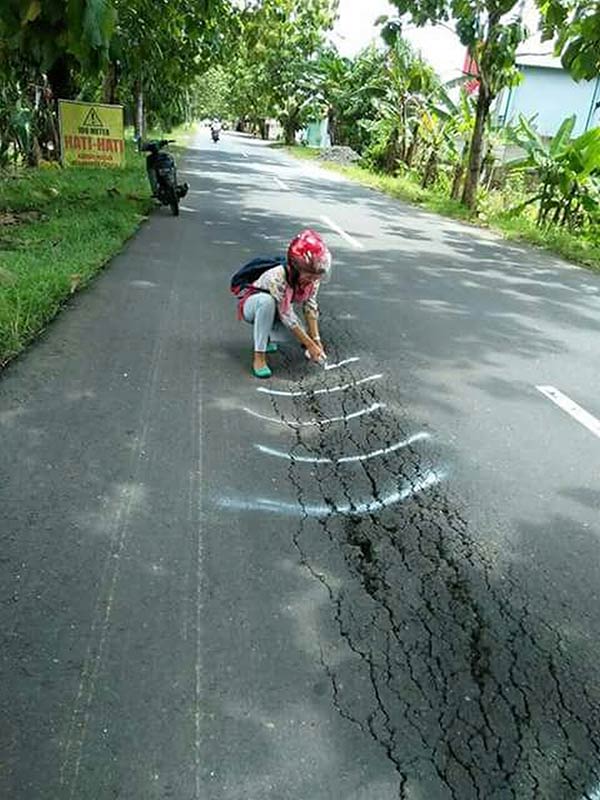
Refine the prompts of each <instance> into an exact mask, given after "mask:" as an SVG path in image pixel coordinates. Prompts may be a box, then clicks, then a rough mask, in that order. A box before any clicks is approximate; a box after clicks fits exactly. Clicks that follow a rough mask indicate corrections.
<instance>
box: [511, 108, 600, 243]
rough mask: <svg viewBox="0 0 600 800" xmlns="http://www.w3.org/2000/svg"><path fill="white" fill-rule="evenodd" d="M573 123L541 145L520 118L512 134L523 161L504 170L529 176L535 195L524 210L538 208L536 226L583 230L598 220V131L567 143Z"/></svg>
mask: <svg viewBox="0 0 600 800" xmlns="http://www.w3.org/2000/svg"><path fill="white" fill-rule="evenodd" d="M574 127H575V117H574V116H573V117H569V118H568V119H566V120H564V122H563V123H562V125H561V126H560V128H559V130H558V131H557V133H556V135H555V136H554V138H553V139H552V141H551V142H550V144H547V143H545V142H544V141H543V140H542V139H541V138H540V136H539V135H538V133H537V132H536V130H535V129H534V127H533V126H532V125H531V123H530V122H529V121H528V120H527V119H525V118H524V117H523V116H522V115H521V117H520V119H519V123H518V125H517V126H516V127H515V128H514V129H513V131H512V132H511V136H512V139H513V141H514V143H515V144H517V145H518V146H519V147H521V148H522V149H523V150H524V152H525V157H524V158H520V159H517V160H515V161H512V162H511V163H509V165H508V168H509V169H511V170H518V171H529V172H534V173H535V175H536V176H537V177H538V179H539V184H540V185H539V189H538V190H537V191H536V192H535V193H534V194H533V195H532V196H531V197H529V198H528V199H527V200H526V201H525V203H523V206H525V205H530V204H533V203H536V204H538V209H539V210H538V215H537V224H538V226H540V227H544V226H546V227H547V226H548V225H550V224H552V223H554V224H558V225H561V226H566V227H569V228H577V227H579V228H580V227H582V226H583V225H585V224H586V222H587V223H589V222H592V223H593V222H594V221H597V220H599V219H600V128H594V129H592V130H589V131H586V133H583V134H582V135H581V136H578V137H577V138H576V139H571V134H572V132H573V129H574Z"/></svg>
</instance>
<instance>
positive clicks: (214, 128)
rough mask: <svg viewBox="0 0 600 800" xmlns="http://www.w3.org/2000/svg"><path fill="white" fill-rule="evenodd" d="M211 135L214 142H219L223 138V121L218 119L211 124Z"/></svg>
mask: <svg viewBox="0 0 600 800" xmlns="http://www.w3.org/2000/svg"><path fill="white" fill-rule="evenodd" d="M210 133H211V136H212V138H213V142H218V141H219V137H220V136H221V121H220V120H218V119H217V118H216V117H215V119H213V121H212V122H211V123H210Z"/></svg>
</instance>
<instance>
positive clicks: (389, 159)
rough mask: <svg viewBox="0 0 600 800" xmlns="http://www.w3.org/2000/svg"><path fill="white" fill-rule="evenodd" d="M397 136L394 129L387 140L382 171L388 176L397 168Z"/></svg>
mask: <svg viewBox="0 0 600 800" xmlns="http://www.w3.org/2000/svg"><path fill="white" fill-rule="evenodd" d="M398 135H399V134H398V131H397V130H396V129H395V128H394V129H393V130H392V132H391V134H390V138H389V139H388V143H387V147H386V151H385V156H384V164H383V170H384V172H387V174H388V175H393V174H394V173H395V172H396V168H397V166H398Z"/></svg>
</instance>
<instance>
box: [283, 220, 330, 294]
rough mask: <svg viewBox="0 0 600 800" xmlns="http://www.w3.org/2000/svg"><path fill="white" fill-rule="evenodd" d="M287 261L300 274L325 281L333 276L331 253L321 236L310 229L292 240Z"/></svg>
mask: <svg viewBox="0 0 600 800" xmlns="http://www.w3.org/2000/svg"><path fill="white" fill-rule="evenodd" d="M287 259H288V264H289V265H290V267H291V268H292V269H293V270H295V271H296V272H297V273H298V274H301V275H304V276H306V277H309V276H312V277H313V278H314V279H315V280H323V281H327V280H328V279H329V277H330V276H331V253H330V252H329V249H328V248H327V245H326V244H325V242H324V241H323V239H322V238H321V237H320V236H319V234H318V233H317V232H316V231H313V230H311V229H310V228H308V229H307V230H305V231H302V233H299V234H298V236H295V237H294V238H293V239H292V241H291V242H290V244H289V247H288V251H287Z"/></svg>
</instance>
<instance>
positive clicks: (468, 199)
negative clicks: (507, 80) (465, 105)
mask: <svg viewBox="0 0 600 800" xmlns="http://www.w3.org/2000/svg"><path fill="white" fill-rule="evenodd" d="M491 102H492V97H491V95H490V93H489V91H488V90H487V89H486V88H485V86H484V84H483V81H481V82H480V84H479V95H478V97H477V111H476V114H475V127H474V128H473V135H472V137H471V146H470V149H469V165H468V167H467V179H466V181H465V188H464V189H463V194H462V199H461V202H462V203H463V205H465V206H467V208H470V209H473V208H474V207H475V201H476V199H477V186H478V184H479V173H480V171H481V154H482V152H483V134H484V131H485V123H486V120H487V118H488V114H489V112H490V105H491Z"/></svg>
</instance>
